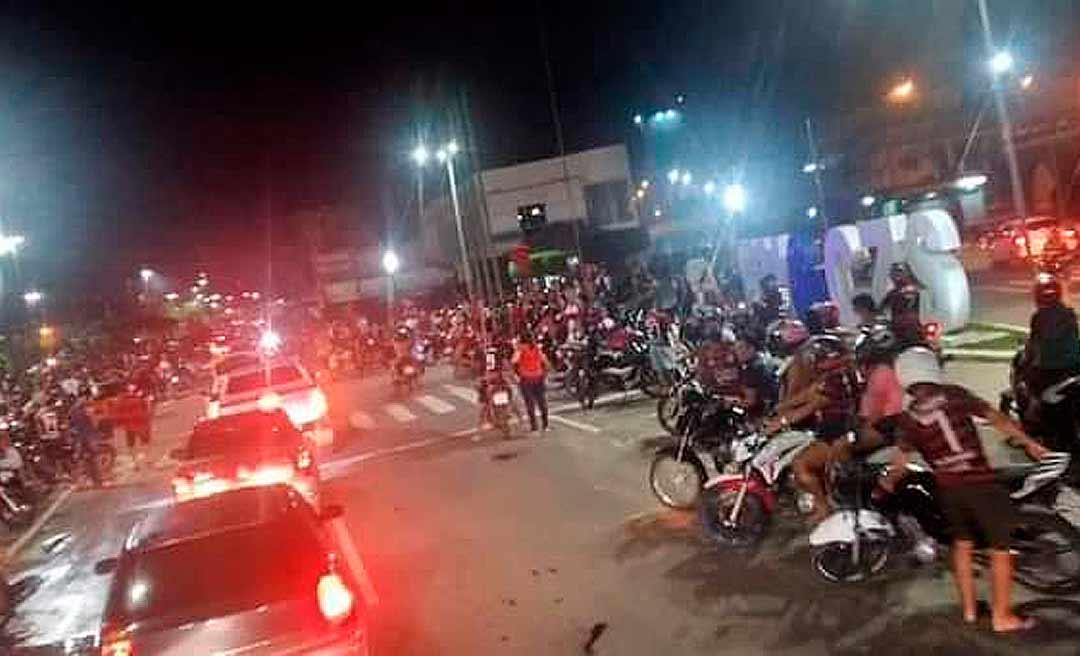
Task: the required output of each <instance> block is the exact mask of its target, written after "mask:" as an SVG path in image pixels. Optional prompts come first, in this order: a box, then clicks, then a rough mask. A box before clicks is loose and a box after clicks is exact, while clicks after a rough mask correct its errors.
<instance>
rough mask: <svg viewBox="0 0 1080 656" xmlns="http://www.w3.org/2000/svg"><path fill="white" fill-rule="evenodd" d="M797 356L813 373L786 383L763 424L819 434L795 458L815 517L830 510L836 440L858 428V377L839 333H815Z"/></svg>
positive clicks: (797, 477) (797, 475)
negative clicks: (829, 474)
mask: <svg viewBox="0 0 1080 656" xmlns="http://www.w3.org/2000/svg"><path fill="white" fill-rule="evenodd" d="M796 360H797V361H798V364H797V365H796V366H799V367H800V368H803V369H806V371H807V373H808V374H809V379H808V381H807V382H806V384H804V386H803V387H802V388H801V389H793V388H792V385H791V383H790V381H789V382H788V383H787V384H786V385H785V390H784V391H785V393H786V394H787V397H786V398H784V399H783V400H782V401H781V402H780V403H779V404H778V405H777V406H776V410H775V412H774V414H773V416H772V417H770V418H769V419H768V420H766V422H765V425H764V428H765V430H766V432H769V433H777V432H780V431H784V430H787V429H788V428H794V429H797V430H812V431H814V434H815V436H816V437H817V438H818V439H817V441H816V442H814V444H811V445H810V446H809V447H807V448H806V449H805V450H804V451H803V452H802V453H801V454H799V456H798V458H796V460H795V462H794V463H792V471H793V472H794V474H795V481H796V483H797V484H798V486H799V488H800V489H801V490H803V491H804V492H807V493H808V494H810V495H811V496H812V497H813V498H814V511H813V514H812V515H811V517H810V518H809V519H810V521H811V522H813V523H817V522H819V521H821V520H823V519H825V517H827V516H828V514H829V499H828V494H827V493H826V488H825V480H826V477H825V473H826V468H827V466H828V464H829V462H830V461H831V459H832V458H833V454H834V452H835V451H836V447H834V444H835V443H836V442H837V441H838V440H839V439H840V438H841V437H843V436H845V435H847V434H848V433H849V432H850V431H852V430H854V429H855V428H856V422H855V411H856V405H857V399H858V381H857V380H856V376H855V367H854V359H853V358H852V357H851V353H850V351H849V350H848V349H847V347H845V346H844V344H843V342H842V341H841V340H840V339H839V338H837V337H833V336H818V337H814V338H812V339H811V340H810V341H808V342H807V343H806V345H805V346H804V347H803V348H802V349H800V352H799V353H798V354H797V355H796ZM793 364H795V363H793ZM789 374H790V372H789Z"/></svg>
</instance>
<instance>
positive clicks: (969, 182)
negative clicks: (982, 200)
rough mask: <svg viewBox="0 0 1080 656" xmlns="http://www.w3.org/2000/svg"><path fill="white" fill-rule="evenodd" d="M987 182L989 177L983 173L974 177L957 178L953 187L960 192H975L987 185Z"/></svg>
mask: <svg viewBox="0 0 1080 656" xmlns="http://www.w3.org/2000/svg"><path fill="white" fill-rule="evenodd" d="M986 180H987V177H986V176H985V175H983V174H982V173H975V174H973V175H965V176H963V177H960V178H957V180H956V182H953V186H954V187H956V188H957V189H959V190H960V191H975V190H976V189H978V188H979V187H981V186H983V185H984V184H986Z"/></svg>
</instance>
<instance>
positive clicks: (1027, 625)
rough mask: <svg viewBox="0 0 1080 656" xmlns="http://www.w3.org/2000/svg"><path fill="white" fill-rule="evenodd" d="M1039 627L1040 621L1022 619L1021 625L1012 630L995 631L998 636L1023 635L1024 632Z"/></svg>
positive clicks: (1029, 618)
mask: <svg viewBox="0 0 1080 656" xmlns="http://www.w3.org/2000/svg"><path fill="white" fill-rule="evenodd" d="M1037 626H1039V621H1038V620H1036V619H1035V618H1034V617H1021V618H1020V623H1019V624H1017V625H1016V626H1014V627H1012V628H1011V629H1004V630H998V629H993V631H994V633H996V634H998V635H1009V634H1014V633H1023V632H1024V631H1030V630H1032V629H1034V628H1035V627H1037Z"/></svg>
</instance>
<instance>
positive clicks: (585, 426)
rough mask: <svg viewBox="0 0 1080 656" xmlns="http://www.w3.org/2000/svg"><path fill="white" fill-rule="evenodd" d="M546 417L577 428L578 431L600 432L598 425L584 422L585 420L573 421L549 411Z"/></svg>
mask: <svg viewBox="0 0 1080 656" xmlns="http://www.w3.org/2000/svg"><path fill="white" fill-rule="evenodd" d="M548 419H550V420H551V421H557V422H559V423H560V424H565V425H567V426H570V427H571V428H576V429H578V430H580V431H585V432H586V433H599V432H600V428H599V427H598V426H593V425H592V424H586V423H585V422H582V421H574V420H573V419H567V418H566V417H560V416H559V415H553V414H550V413H549V415H548Z"/></svg>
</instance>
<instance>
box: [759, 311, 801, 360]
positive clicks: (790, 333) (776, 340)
mask: <svg viewBox="0 0 1080 656" xmlns="http://www.w3.org/2000/svg"><path fill="white" fill-rule="evenodd" d="M768 331H769V334H768V336H767V338H766V340H767V341H766V347H767V348H768V349H769V353H772V354H773V355H776V356H781V357H786V356H788V355H791V354H792V353H794V352H795V350H796V349H798V348H799V347H800V346H802V345H803V343H804V342H805V341H806V340H807V338H808V337H809V336H810V331H808V330H807V329H806V325H805V324H804V323H803V322H801V321H799V320H798V319H778V320H776V321H774V322H772V323H771V324H769V328H768Z"/></svg>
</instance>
